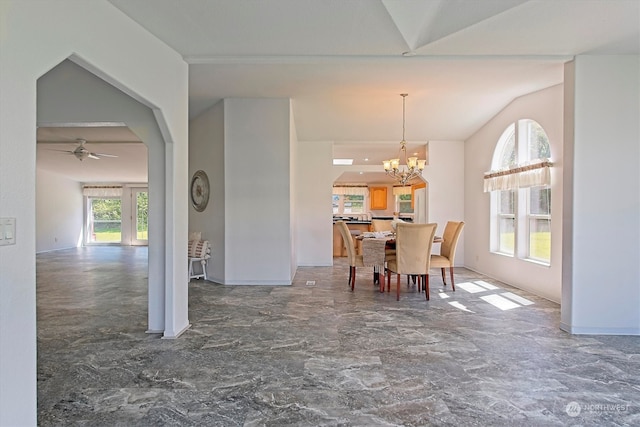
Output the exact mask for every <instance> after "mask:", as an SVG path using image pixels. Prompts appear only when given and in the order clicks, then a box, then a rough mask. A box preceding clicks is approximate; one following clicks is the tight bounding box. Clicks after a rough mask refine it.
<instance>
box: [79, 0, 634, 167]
mask: <svg viewBox="0 0 640 427" xmlns="http://www.w3.org/2000/svg"><path fill="white" fill-rule="evenodd" d="M110 2H111V3H112V4H113V5H115V6H116V7H117V8H119V9H120V10H121V11H122V12H124V13H125V14H126V15H128V16H129V17H131V18H132V19H133V20H135V21H136V22H138V23H139V24H140V25H141V26H142V27H144V28H146V29H147V30H148V31H149V32H150V33H152V34H153V35H155V36H156V37H158V38H159V39H161V40H163V41H164V42H165V43H166V44H167V45H169V46H171V47H172V48H174V49H175V50H176V51H177V52H179V53H180V54H181V55H183V57H184V58H185V60H186V61H187V62H188V63H189V64H190V67H189V108H190V117H191V118H193V117H196V116H197V115H199V114H200V113H202V112H203V111H204V110H205V109H207V108H209V107H210V106H212V105H213V104H215V103H216V102H218V101H219V100H221V99H223V98H227V97H283V98H291V99H292V104H293V111H294V119H295V126H296V130H297V133H298V139H299V140H301V141H334V142H336V143H337V145H336V147H339V148H340V150H341V154H343V155H344V154H345V153H347V154H348V153H349V147H350V146H351V148H353V150H352V151H351V153H350V155H351V156H353V157H354V158H362V157H364V155H363V153H362V150H363V149H364V150H366V152H367V153H370V152H372V151H375V150H377V149H381V150H383V151H385V150H390V152H389V154H388V155H387V156H385V157H391V156H392V155H393V154H395V150H396V148H397V142H398V141H399V140H400V139H401V137H402V98H401V97H400V96H399V94H400V93H408V94H409V96H408V97H407V100H406V105H407V116H406V139H407V140H408V141H410V142H411V143H414V144H424V143H425V142H427V141H430V140H431V141H434V140H465V139H467V138H468V137H469V136H471V135H472V134H473V133H474V132H476V131H477V130H478V129H479V128H480V127H481V126H482V125H483V124H484V123H486V122H487V120H489V119H490V118H491V117H493V116H494V115H495V114H497V113H498V112H499V111H500V110H501V109H503V108H504V107H505V106H506V105H507V104H508V103H510V102H511V101H512V100H513V99H515V98H517V97H518V96H521V95H523V94H526V93H530V92H533V91H536V90H539V89H543V88H546V87H549V86H552V85H555V84H559V83H561V82H562V79H563V64H564V63H565V62H566V61H567V60H570V59H571V58H572V56H574V55H577V54H587V53H593V54H639V53H640V1H638V0H562V1H551V0H533V1H524V0H349V1H344V0H322V1H320V0H269V1H253V0H154V1H148V0H110ZM405 52H409V54H410V55H412V56H404V55H403V53H405ZM87 139H89V138H87ZM372 144H373V145H372ZM363 146H364V148H363ZM374 146H375V147H376V148H375V149H374V148H367V147H374ZM367 155H368V154H367Z"/></svg>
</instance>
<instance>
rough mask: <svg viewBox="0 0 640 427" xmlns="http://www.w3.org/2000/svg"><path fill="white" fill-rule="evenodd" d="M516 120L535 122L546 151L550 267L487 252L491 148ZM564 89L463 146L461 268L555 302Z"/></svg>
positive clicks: (516, 108) (510, 110) (520, 106)
mask: <svg viewBox="0 0 640 427" xmlns="http://www.w3.org/2000/svg"><path fill="white" fill-rule="evenodd" d="M519 119H532V120H535V121H536V122H538V123H539V124H540V125H541V126H542V127H543V128H544V130H545V132H546V133H547V136H548V137H549V144H550V146H551V156H552V157H551V161H552V162H553V167H552V168H551V207H552V208H551V209H552V211H551V236H552V237H551V265H550V266H545V265H541V264H537V263H533V262H530V261H527V260H523V259H518V258H515V257H508V256H504V255H499V254H496V253H492V252H491V251H490V235H489V232H490V212H489V208H490V193H485V192H484V182H483V176H484V173H485V172H486V171H488V170H491V161H492V158H493V152H494V150H495V147H496V144H497V142H498V139H500V136H501V135H502V133H503V132H504V130H505V129H506V128H507V126H509V125H510V124H511V123H513V122H515V121H516V120H519ZM562 121H563V87H562V85H556V86H552V87H550V88H547V89H543V90H540V91H537V92H533V93H531V94H528V95H524V96H521V97H519V98H516V99H515V100H514V101H512V102H511V103H510V104H509V105H508V106H506V107H505V108H504V109H503V110H502V111H501V112H500V113H498V114H497V115H496V116H495V117H493V118H492V119H491V120H489V122H487V123H486V124H485V125H484V126H483V127H482V128H481V129H480V130H478V131H477V132H476V133H475V134H474V135H472V136H471V137H470V138H469V139H468V140H467V141H465V150H464V159H465V165H464V169H465V178H464V192H465V196H464V199H465V207H464V209H465V228H464V231H463V237H464V245H465V246H464V252H465V257H464V259H465V266H466V267H467V268H470V269H472V270H475V271H477V272H479V273H482V274H485V275H487V276H489V277H493V278H495V279H497V280H500V281H502V282H505V283H507V284H509V285H512V286H515V287H517V288H520V289H524V290H527V291H529V292H531V293H533V294H536V295H539V296H542V297H544V298H547V299H549V300H551V301H555V302H560V298H561V288H562V200H563V195H562V194H563V184H562V181H563V173H562V170H563V159H562V156H563V123H562Z"/></svg>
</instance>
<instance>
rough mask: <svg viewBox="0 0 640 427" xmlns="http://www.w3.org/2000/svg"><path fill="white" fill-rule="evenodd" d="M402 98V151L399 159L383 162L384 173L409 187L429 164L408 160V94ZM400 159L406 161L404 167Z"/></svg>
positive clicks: (414, 158) (415, 159) (414, 159)
mask: <svg viewBox="0 0 640 427" xmlns="http://www.w3.org/2000/svg"><path fill="white" fill-rule="evenodd" d="M400 96H401V97H402V141H400V150H399V153H398V158H397V159H391V160H383V161H382V164H383V165H384V171H385V172H386V173H387V175H389V176H390V177H392V178H393V179H395V180H396V181H398V182H399V183H400V184H401V185H402V186H405V185H407V183H408V182H409V181H411V180H412V179H414V178H417V177H419V176H422V171H423V170H424V166H425V164H426V163H427V161H426V160H418V158H417V157H408V158H407V141H405V139H404V123H405V100H406V98H407V96H408V94H407V93H401V94H400ZM400 159H404V165H403V164H400Z"/></svg>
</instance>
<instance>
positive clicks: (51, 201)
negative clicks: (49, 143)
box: [36, 170, 83, 252]
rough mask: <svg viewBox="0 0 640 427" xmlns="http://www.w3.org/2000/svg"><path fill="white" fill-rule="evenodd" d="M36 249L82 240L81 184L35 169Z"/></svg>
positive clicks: (71, 245) (62, 246)
mask: <svg viewBox="0 0 640 427" xmlns="http://www.w3.org/2000/svg"><path fill="white" fill-rule="evenodd" d="M36 196H37V197H36V252H46V251H53V250H58V249H66V248H75V247H77V246H80V245H81V244H82V227H83V218H82V186H81V185H80V183H78V182H76V181H72V180H70V179H68V178H65V177H63V176H60V175H56V174H54V173H50V172H46V171H42V170H38V173H37V178H36Z"/></svg>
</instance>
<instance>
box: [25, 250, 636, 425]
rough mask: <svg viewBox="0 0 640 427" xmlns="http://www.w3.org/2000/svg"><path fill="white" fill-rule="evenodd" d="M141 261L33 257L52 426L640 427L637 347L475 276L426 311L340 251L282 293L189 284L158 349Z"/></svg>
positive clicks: (42, 376) (129, 254)
mask: <svg viewBox="0 0 640 427" xmlns="http://www.w3.org/2000/svg"><path fill="white" fill-rule="evenodd" d="M146 266H147V248H144V247H139V248H135V247H89V248H80V249H72V250H64V251H57V252H49V253H43V254H39V255H38V256H37V316H38V423H39V425H41V426H72V425H83V426H163V425H171V426H191V425H193V426H426V425H436V426H448V425H451V426H520V425H522V426H564V425H594V426H596V425H597V426H603V425H611V426H619V425H629V426H631V425H640V337H615V336H571V335H568V334H566V333H564V332H562V331H561V330H560V329H559V328H558V324H559V313H560V312H559V309H560V308H559V306H558V305H557V304H555V303H552V302H549V301H546V300H544V299H542V298H538V297H536V296H533V295H530V294H527V293H526V292H523V291H520V290H518V289H515V288H511V287H509V286H507V285H505V284H503V283H500V282H497V281H495V280H492V279H489V278H487V277H483V276H481V275H479V274H476V273H474V272H472V271H470V270H467V269H464V268H459V269H456V282H457V289H456V292H452V291H451V289H450V287H446V288H444V287H443V286H442V282H441V279H440V277H439V274H432V276H431V277H432V280H431V301H429V302H427V301H425V299H424V294H419V293H417V291H416V289H415V287H414V286H407V285H406V282H405V281H404V280H403V282H402V294H401V300H400V301H396V299H395V294H394V292H392V293H391V294H380V293H379V292H378V290H377V289H378V288H377V287H375V286H373V285H372V283H371V277H372V274H371V270H370V269H366V268H365V269H361V270H362V271H359V274H358V280H357V282H356V289H355V292H351V291H350V289H349V288H348V285H347V277H348V267H347V266H346V264H345V262H344V259H336V265H335V266H334V267H317V268H313V267H305V268H299V269H298V272H297V274H296V277H295V280H294V284H293V286H286V287H285V286H280V287H268V286H234V287H225V286H222V285H219V284H215V283H210V282H203V281H201V280H199V281H196V280H194V281H192V282H191V284H190V285H189V319H190V322H191V323H192V325H193V326H192V327H191V329H189V330H188V331H187V332H186V333H185V334H184V335H183V336H182V337H180V338H179V339H177V340H161V339H160V337H159V336H158V335H148V334H145V332H144V331H145V329H146V316H147V314H146V313H147V309H146V301H147V296H146V280H147V279H146ZM434 273H437V272H436V271H434ZM308 281H315V284H314V285H307V282H308Z"/></svg>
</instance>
